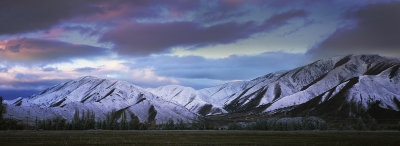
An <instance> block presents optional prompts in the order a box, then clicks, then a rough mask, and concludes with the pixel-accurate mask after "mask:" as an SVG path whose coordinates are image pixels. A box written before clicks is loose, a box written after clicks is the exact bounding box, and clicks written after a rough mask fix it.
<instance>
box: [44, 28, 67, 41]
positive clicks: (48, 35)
mask: <svg viewBox="0 0 400 146" xmlns="http://www.w3.org/2000/svg"><path fill="white" fill-rule="evenodd" d="M68 32H70V31H69V30H66V29H50V30H47V31H42V32H41V33H42V34H43V35H44V36H43V37H42V38H44V39H56V38H59V37H62V36H64V35H65V34H66V33H68Z"/></svg>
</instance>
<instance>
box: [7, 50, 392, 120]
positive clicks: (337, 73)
mask: <svg viewBox="0 0 400 146" xmlns="http://www.w3.org/2000/svg"><path fill="white" fill-rule="evenodd" d="M399 67H400V60H399V59H395V58H386V57H381V56H378V55H348V56H344V57H334V58H329V59H321V60H318V61H315V62H313V63H311V64H308V65H305V66H302V67H298V68H295V69H292V70H289V71H280V72H275V73H269V74H266V75H264V76H261V77H258V78H255V79H253V80H250V81H236V82H229V83H225V84H222V85H218V86H214V87H210V88H205V89H200V90H195V89H193V88H191V87H184V86H179V85H167V86H162V87H158V88H142V87H139V86H136V85H134V84H131V83H129V82H126V81H116V80H109V79H102V78H97V77H92V76H86V77H81V78H79V79H76V80H70V81H67V82H65V83H61V84H58V85H55V86H53V87H50V88H48V89H45V90H43V91H42V92H40V93H38V94H35V95H32V96H30V97H28V98H17V99H14V100H6V101H5V103H6V104H7V114H6V116H8V117H12V118H16V119H21V120H24V119H26V118H28V119H34V118H39V119H49V118H55V117H60V116H61V117H63V118H65V119H68V120H71V119H72V118H73V115H74V113H75V111H77V110H86V111H93V112H94V113H95V114H96V119H104V118H105V117H106V114H107V113H109V112H111V111H113V110H115V111H117V112H126V113H130V114H135V115H136V116H138V118H139V120H140V121H142V122H145V121H146V120H148V119H149V117H151V116H152V115H153V116H154V113H156V116H155V117H154V118H155V119H156V122H157V123H165V122H166V121H167V120H168V119H173V120H178V119H181V120H184V121H186V122H190V121H192V120H194V119H196V118H197V117H199V116H200V117H202V116H208V117H219V118H236V120H249V119H250V120H252V118H254V119H257V118H262V117H271V116H319V117H322V118H328V119H330V118H333V119H345V118H356V117H366V118H374V119H378V120H379V119H400V112H399V111H400V71H399Z"/></svg>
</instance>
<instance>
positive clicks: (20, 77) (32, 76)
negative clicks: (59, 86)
mask: <svg viewBox="0 0 400 146" xmlns="http://www.w3.org/2000/svg"><path fill="white" fill-rule="evenodd" d="M14 78H15V79H18V80H32V79H38V78H39V76H38V75H35V74H24V73H17V74H16V75H15V77H14Z"/></svg>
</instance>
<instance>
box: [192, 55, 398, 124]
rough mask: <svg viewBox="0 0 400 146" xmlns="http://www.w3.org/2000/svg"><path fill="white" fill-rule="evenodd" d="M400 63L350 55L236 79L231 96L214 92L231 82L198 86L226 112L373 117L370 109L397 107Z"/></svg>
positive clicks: (393, 108) (369, 56)
mask: <svg viewBox="0 0 400 146" xmlns="http://www.w3.org/2000/svg"><path fill="white" fill-rule="evenodd" d="M399 66H400V61H399V60H397V59H389V58H384V57H380V56H377V55H358V56H351V55H350V56H346V57H342V58H338V57H337V58H331V59H324V60H318V61H316V62H314V63H311V64H309V65H306V66H303V67H299V68H296V69H293V70H290V71H288V72H285V73H281V72H280V73H271V74H268V75H266V76H263V77H259V78H257V79H254V80H252V81H244V82H240V84H237V85H235V86H236V87H237V89H236V93H235V92H232V93H233V94H232V95H229V94H225V95H223V94H218V92H221V91H223V92H225V91H224V90H229V89H227V88H231V87H229V85H227V86H226V87H223V88H222V89H221V87H213V88H211V89H210V88H209V89H202V90H206V91H214V92H213V93H212V92H211V93H209V95H210V98H214V99H226V100H225V101H223V102H224V105H223V106H224V109H225V110H227V111H228V112H229V113H241V112H252V113H254V112H256V113H258V112H265V113H268V114H282V113H287V112H290V113H292V115H293V116H299V115H310V114H311V115H317V116H329V117H337V116H339V115H338V114H334V113H340V116H341V117H356V116H359V115H365V116H372V115H373V114H371V113H369V112H371V110H370V109H371V108H375V109H376V108H377V109H379V110H381V109H387V110H390V111H392V112H394V113H396V111H399V107H400V106H399V105H400V104H399V102H398V101H400V86H399V78H400V73H399ZM202 90H200V91H202ZM220 103H221V102H220ZM220 103H218V104H220ZM291 111H293V112H291ZM300 111H303V112H300ZM311 111H312V112H311ZM327 112H328V113H327ZM301 113H302V114H301ZM392 116H393V114H392Z"/></svg>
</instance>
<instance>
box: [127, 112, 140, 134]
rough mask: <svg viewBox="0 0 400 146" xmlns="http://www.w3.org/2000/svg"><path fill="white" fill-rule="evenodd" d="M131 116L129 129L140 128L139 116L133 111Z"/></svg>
mask: <svg viewBox="0 0 400 146" xmlns="http://www.w3.org/2000/svg"><path fill="white" fill-rule="evenodd" d="M130 116H131V120H130V121H129V130H138V129H139V128H140V121H139V118H138V117H137V116H136V115H135V114H134V113H131V114H130Z"/></svg>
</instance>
